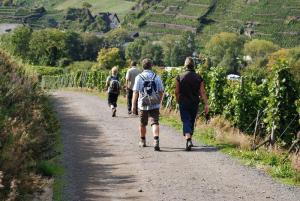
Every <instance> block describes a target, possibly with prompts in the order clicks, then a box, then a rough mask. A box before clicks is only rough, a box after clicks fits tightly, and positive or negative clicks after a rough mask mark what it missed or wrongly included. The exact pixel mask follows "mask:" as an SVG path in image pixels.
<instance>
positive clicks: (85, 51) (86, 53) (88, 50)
mask: <svg viewBox="0 0 300 201" xmlns="http://www.w3.org/2000/svg"><path fill="white" fill-rule="evenodd" d="M81 37H82V52H81V59H82V60H90V61H95V60H96V59H97V56H98V52H99V51H100V49H102V48H103V47H104V41H103V38H99V37H97V36H96V35H94V34H90V33H83V34H82V35H81Z"/></svg>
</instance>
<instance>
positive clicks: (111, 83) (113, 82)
mask: <svg viewBox="0 0 300 201" xmlns="http://www.w3.org/2000/svg"><path fill="white" fill-rule="evenodd" d="M106 88H107V92H108V98H107V99H108V105H109V107H110V108H111V111H112V117H115V116H116V112H117V101H118V96H119V94H120V79H119V76H118V67H116V66H115V67H113V68H112V69H111V75H110V76H108V77H107V79H106Z"/></svg>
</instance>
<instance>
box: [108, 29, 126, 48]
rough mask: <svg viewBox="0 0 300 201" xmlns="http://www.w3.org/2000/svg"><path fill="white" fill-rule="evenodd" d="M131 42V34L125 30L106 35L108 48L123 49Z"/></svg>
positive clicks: (113, 31) (116, 30)
mask: <svg viewBox="0 0 300 201" xmlns="http://www.w3.org/2000/svg"><path fill="white" fill-rule="evenodd" d="M129 41H131V38H130V36H129V33H128V31H126V30H125V29H123V28H118V29H114V30H112V31H110V32H108V33H107V34H106V43H107V46H108V47H118V48H122V46H123V45H124V44H125V43H126V42H129Z"/></svg>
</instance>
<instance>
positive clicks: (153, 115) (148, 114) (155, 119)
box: [140, 109, 159, 126]
mask: <svg viewBox="0 0 300 201" xmlns="http://www.w3.org/2000/svg"><path fill="white" fill-rule="evenodd" d="M148 119H150V123H151V124H150V125H151V126H153V125H159V109H154V110H140V121H141V126H147V125H148Z"/></svg>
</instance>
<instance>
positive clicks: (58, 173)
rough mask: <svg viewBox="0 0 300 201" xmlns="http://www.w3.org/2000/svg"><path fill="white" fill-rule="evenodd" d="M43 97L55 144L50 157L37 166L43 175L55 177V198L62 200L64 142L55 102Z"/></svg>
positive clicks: (57, 200)
mask: <svg viewBox="0 0 300 201" xmlns="http://www.w3.org/2000/svg"><path fill="white" fill-rule="evenodd" d="M43 99H44V100H43V108H44V109H43V110H44V111H43V112H44V115H45V117H46V118H47V120H48V122H47V124H48V127H50V128H51V132H54V133H55V140H54V142H55V145H54V146H53V149H52V151H51V153H49V154H50V157H49V158H50V159H49V160H43V161H39V162H38V164H37V168H38V171H39V172H40V173H41V174H42V175H44V176H47V177H51V178H53V183H52V188H53V200H54V201H60V200H62V195H63V192H62V189H63V186H64V180H63V176H64V168H63V166H62V154H61V153H62V151H63V143H62V139H61V133H60V126H59V122H58V117H57V114H56V113H55V112H54V106H53V103H52V101H51V99H50V98H49V97H48V96H45V97H44V98H43ZM51 156H52V157H51Z"/></svg>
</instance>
